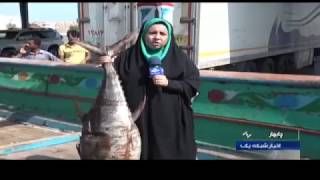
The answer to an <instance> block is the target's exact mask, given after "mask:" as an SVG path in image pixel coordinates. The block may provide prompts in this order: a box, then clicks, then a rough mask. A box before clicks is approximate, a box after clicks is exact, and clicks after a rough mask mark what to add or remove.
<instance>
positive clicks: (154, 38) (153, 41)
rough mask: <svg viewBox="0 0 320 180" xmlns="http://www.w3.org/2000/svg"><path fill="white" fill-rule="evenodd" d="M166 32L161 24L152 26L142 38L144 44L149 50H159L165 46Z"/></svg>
mask: <svg viewBox="0 0 320 180" xmlns="http://www.w3.org/2000/svg"><path fill="white" fill-rule="evenodd" d="M167 41H168V30H167V28H166V26H165V25H163V24H154V25H152V26H151V27H150V28H149V30H148V32H147V33H146V34H145V36H144V42H145V43H146V45H147V46H148V47H149V48H151V49H159V48H161V47H163V46H165V45H166V44H167Z"/></svg>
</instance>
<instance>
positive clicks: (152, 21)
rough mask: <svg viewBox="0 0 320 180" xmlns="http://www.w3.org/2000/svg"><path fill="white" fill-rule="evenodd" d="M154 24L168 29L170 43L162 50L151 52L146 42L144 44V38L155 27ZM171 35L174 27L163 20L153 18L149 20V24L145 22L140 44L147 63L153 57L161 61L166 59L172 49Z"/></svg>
mask: <svg viewBox="0 0 320 180" xmlns="http://www.w3.org/2000/svg"><path fill="white" fill-rule="evenodd" d="M154 24H164V25H165V26H166V27H167V30H168V41H167V44H166V45H165V46H164V47H162V48H160V49H154V50H151V49H150V48H147V47H146V46H145V42H144V36H145V34H146V33H147V32H148V30H149V28H150V27H151V26H152V25H154ZM171 33H172V26H171V24H170V23H169V22H168V21H166V20H164V19H161V18H153V19H150V20H148V21H147V22H145V24H144V26H143V31H142V36H141V39H140V44H141V49H142V53H143V55H144V57H145V58H146V59H147V61H148V62H149V59H150V57H153V56H157V57H159V59H160V60H161V61H162V60H163V59H164V57H165V56H166V55H167V53H168V50H169V47H170V44H171V43H170V42H171Z"/></svg>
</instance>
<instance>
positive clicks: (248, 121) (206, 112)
mask: <svg viewBox="0 0 320 180" xmlns="http://www.w3.org/2000/svg"><path fill="white" fill-rule="evenodd" d="M102 72H103V71H102V69H101V68H96V67H95V66H93V65H71V66H67V65H64V64H62V63H53V62H43V61H27V60H21V59H8V58H0V91H1V96H0V105H1V108H3V109H10V110H13V111H22V112H29V113H33V114H37V115H44V116H47V117H51V118H56V119H61V120H64V121H68V122H73V123H77V124H80V118H79V117H80V115H81V114H82V113H85V112H87V111H88V110H89V109H90V107H91V106H92V104H93V103H94V100H95V97H96V96H97V93H98V89H99V87H100V85H101V80H102ZM319 87H320V77H317V76H293V75H273V74H258V73H237V72H208V71H202V72H201V87H200V95H199V96H198V97H197V98H196V100H195V101H194V104H193V108H194V112H195V117H196V119H195V123H196V128H195V130H196V137H197V141H198V143H199V144H205V145H208V146H210V145H213V146H215V145H219V146H222V147H226V148H229V149H234V147H235V141H236V140H248V139H249V140H250V139H270V138H269V136H270V133H271V132H279V133H281V134H282V136H281V137H282V138H281V139H293V140H297V139H299V140H300V141H301V148H302V149H301V154H302V156H303V157H311V158H320V89H319ZM245 132H247V133H249V134H251V136H250V138H248V136H245V135H244V134H245ZM271 138H274V137H271ZM277 138H280V137H277Z"/></svg>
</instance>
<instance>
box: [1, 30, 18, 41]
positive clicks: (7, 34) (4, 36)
mask: <svg viewBox="0 0 320 180" xmlns="http://www.w3.org/2000/svg"><path fill="white" fill-rule="evenodd" d="M18 33H19V32H18V31H8V32H3V31H2V32H1V31H0V39H13V38H15V37H16V36H17V34H18Z"/></svg>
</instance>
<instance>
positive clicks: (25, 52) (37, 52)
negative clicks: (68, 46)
mask: <svg viewBox="0 0 320 180" xmlns="http://www.w3.org/2000/svg"><path fill="white" fill-rule="evenodd" d="M40 46H41V40H40V39H39V38H32V39H31V40H29V41H28V42H27V44H26V45H25V46H24V47H22V48H21V49H20V52H19V53H18V55H17V56H15V57H17V58H22V59H32V60H49V61H58V62H61V60H60V59H59V58H57V57H56V56H54V55H53V54H51V53H50V52H48V51H46V50H42V49H40Z"/></svg>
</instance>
